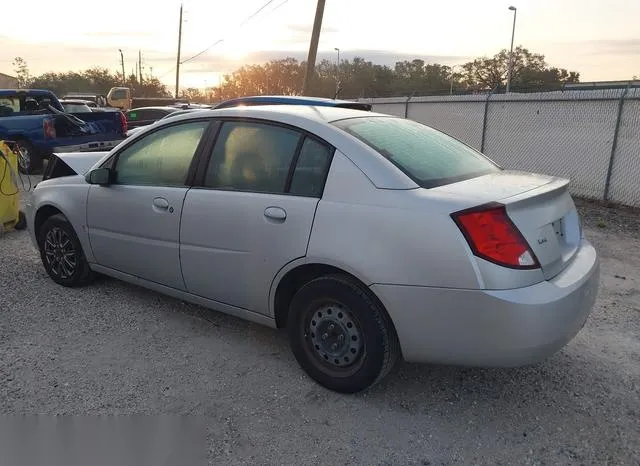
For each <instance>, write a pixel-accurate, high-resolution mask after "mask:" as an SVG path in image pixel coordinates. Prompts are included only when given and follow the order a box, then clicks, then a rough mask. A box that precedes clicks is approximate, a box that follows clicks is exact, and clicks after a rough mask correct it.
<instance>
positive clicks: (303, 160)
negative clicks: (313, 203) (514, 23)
mask: <svg viewBox="0 0 640 466" xmlns="http://www.w3.org/2000/svg"><path fill="white" fill-rule="evenodd" d="M332 152H333V151H332V149H331V148H330V147H329V146H327V145H325V144H322V143H320V142H318V141H316V140H314V139H311V138H306V139H305V141H304V143H303V144H302V149H301V150H300V155H299V156H298V161H297V163H296V167H295V170H294V171H293V177H292V178H291V188H290V189H289V192H290V193H291V194H296V195H298V196H308V197H320V196H321V195H322V190H323V189H324V182H325V179H326V176H327V171H328V170H329V163H330V162H331V154H332Z"/></svg>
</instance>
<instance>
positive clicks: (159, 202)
mask: <svg viewBox="0 0 640 466" xmlns="http://www.w3.org/2000/svg"><path fill="white" fill-rule="evenodd" d="M153 206H154V207H156V208H158V209H162V210H167V209H168V208H169V201H167V200H166V199H165V198H164V197H156V198H155V199H154V200H153Z"/></svg>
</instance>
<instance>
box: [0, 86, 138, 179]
mask: <svg viewBox="0 0 640 466" xmlns="http://www.w3.org/2000/svg"><path fill="white" fill-rule="evenodd" d="M126 133H127V120H126V118H125V116H124V114H123V113H122V112H120V111H117V112H99V113H93V112H92V113H75V114H74V113H66V112H65V111H64V108H63V107H62V105H61V104H60V101H59V100H58V98H57V97H56V95H55V94H54V93H53V92H51V91H48V90H42V89H18V90H16V89H0V140H10V141H15V142H16V145H17V148H18V168H19V169H20V171H21V172H22V173H36V172H38V171H39V170H40V169H41V168H42V164H43V160H45V159H47V158H49V156H50V155H51V154H52V153H54V152H87V151H92V152H95V151H108V150H110V149H112V148H113V147H115V146H116V145H117V144H118V143H120V141H122V140H123V139H124V138H125V137H126Z"/></svg>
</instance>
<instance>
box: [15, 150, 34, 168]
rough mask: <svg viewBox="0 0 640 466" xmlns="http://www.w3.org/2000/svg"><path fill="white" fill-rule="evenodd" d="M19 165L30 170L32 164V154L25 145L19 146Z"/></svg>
mask: <svg viewBox="0 0 640 466" xmlns="http://www.w3.org/2000/svg"><path fill="white" fill-rule="evenodd" d="M17 155H18V165H19V166H20V167H21V168H22V169H23V170H25V171H26V170H29V167H30V166H31V154H29V150H28V149H27V148H25V147H23V146H19V147H18V154H17Z"/></svg>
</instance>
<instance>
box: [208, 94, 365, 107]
mask: <svg viewBox="0 0 640 466" xmlns="http://www.w3.org/2000/svg"><path fill="white" fill-rule="evenodd" d="M242 104H254V105H260V104H265V105H266V104H271V105H274V104H275V105H287V104H296V105H315V106H322V107H324V106H327V107H343V106H361V107H363V108H364V107H368V108H370V104H367V103H364V102H357V101H352V100H339V99H329V98H326V97H310V96H297V95H255V96H246V97H237V98H235V99H230V100H226V101H224V102H222V103H220V104H218V105H216V107H214V108H226V107H232V106H236V105H242Z"/></svg>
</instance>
